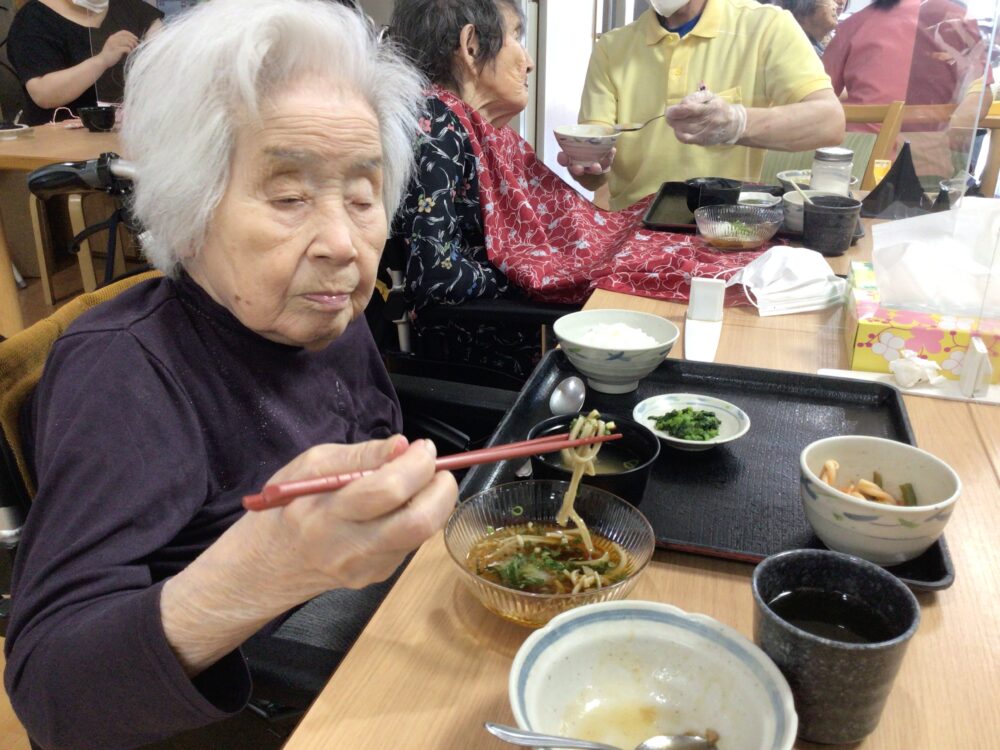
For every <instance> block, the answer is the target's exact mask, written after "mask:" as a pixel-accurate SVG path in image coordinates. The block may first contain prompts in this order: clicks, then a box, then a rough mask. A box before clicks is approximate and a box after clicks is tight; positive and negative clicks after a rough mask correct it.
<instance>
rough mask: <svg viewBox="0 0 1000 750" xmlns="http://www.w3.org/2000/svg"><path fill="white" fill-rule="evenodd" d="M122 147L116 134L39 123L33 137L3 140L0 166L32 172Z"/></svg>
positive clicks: (0, 142) (1, 142)
mask: <svg viewBox="0 0 1000 750" xmlns="http://www.w3.org/2000/svg"><path fill="white" fill-rule="evenodd" d="M119 148H120V146H119V141H118V134H117V133H91V132H90V131H89V130H87V129H86V128H75V129H73V130H69V129H67V128H64V127H62V125H61V124H55V125H38V126H36V127H35V129H34V135H33V136H31V137H28V138H15V139H14V140H12V141H0V169H17V170H24V171H30V170H32V169H38V167H44V166H45V165H46V164H52V163H53V162H58V161H80V160H82V159H92V158H94V157H95V156H99V155H100V154H102V153H104V152H105V151H115V152H117V151H118V149H119Z"/></svg>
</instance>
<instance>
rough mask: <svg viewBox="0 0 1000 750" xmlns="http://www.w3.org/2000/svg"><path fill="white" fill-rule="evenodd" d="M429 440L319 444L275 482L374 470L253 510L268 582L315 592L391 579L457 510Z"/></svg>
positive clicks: (449, 479) (452, 487)
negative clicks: (272, 506)
mask: <svg viewBox="0 0 1000 750" xmlns="http://www.w3.org/2000/svg"><path fill="white" fill-rule="evenodd" d="M435 458H436V450H435V447H434V444H433V443H432V442H431V441H429V440H420V441H417V442H416V443H414V444H412V445H410V444H409V443H408V442H407V440H406V438H404V437H403V436H401V435H397V436H395V437H392V438H389V439H387V440H375V441H369V442H366V443H358V444H356V445H321V446H317V447H315V448H312V449H310V450H308V451H306V452H305V453H303V454H302V455H300V456H299V457H298V458H296V459H295V460H293V461H292V462H291V463H289V464H288V465H287V466H285V467H284V468H283V469H281V470H280V471H278V472H277V473H276V474H275V475H274V476H273V477H271V479H270V480H269V482H268V483H269V484H274V483H277V482H287V481H291V480H296V479H309V478H313V477H319V476H324V475H331V474H343V473H348V472H355V471H363V470H366V469H375V470H376V471H374V473H372V474H370V475H368V476H365V477H362V478H361V479H357V480H355V481H353V482H351V483H350V484H348V485H347V486H346V487H343V488H341V489H339V490H336V491H334V492H327V493H323V494H319V495H308V496H304V497H299V498H296V499H295V500H294V501H293V502H292V503H290V504H289V505H286V506H284V507H282V508H276V509H273V510H268V511H264V512H261V513H249V514H247V516H246V517H245V518H244V519H242V520H241V521H240V523H241V524H242V523H244V522H245V521H246V522H248V525H251V524H252V526H253V527H254V528H253V532H254V533H252V534H251V539H252V540H253V543H254V544H256V545H258V548H259V551H260V552H261V553H262V561H261V565H262V566H263V567H265V568H266V569H267V574H268V577H269V582H268V587H269V588H270V587H271V586H272V585H274V584H276V583H277V584H278V585H279V587H280V588H281V589H282V590H284V591H288V592H291V591H300V592H302V594H303V595H304V596H312V595H315V594H316V593H319V592H321V591H326V590H329V589H333V588H361V587H363V586H366V585H368V584H370V583H374V582H376V581H380V580H383V579H385V578H387V577H388V576H389V575H391V574H392V572H393V571H394V570H395V569H396V568H397V567H398V566H399V565H400V563H401V562H402V561H403V558H404V557H405V556H406V555H407V554H408V553H409V552H411V551H412V550H414V549H416V548H417V547H418V546H420V544H421V543H423V542H424V541H425V540H426V539H428V538H429V537H430V536H431V535H432V534H434V533H435V532H437V531H438V530H439V529H440V528H441V527H442V526H443V525H444V523H445V521H446V520H447V518H448V515H449V514H450V513H451V511H452V509H453V508H454V507H455V502H456V500H457V498H458V488H457V485H456V484H455V479H454V477H453V476H452V475H451V474H450V473H449V472H435V467H434V459H435Z"/></svg>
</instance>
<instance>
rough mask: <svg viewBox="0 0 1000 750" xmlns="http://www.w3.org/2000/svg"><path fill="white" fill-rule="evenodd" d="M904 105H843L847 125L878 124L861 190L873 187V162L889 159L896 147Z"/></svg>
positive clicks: (900, 103)
mask: <svg viewBox="0 0 1000 750" xmlns="http://www.w3.org/2000/svg"><path fill="white" fill-rule="evenodd" d="M903 110H904V105H903V102H901V101H895V102H891V103H889V104H845V105H844V118H845V119H846V120H847V122H848V123H879V124H880V125H881V127H880V128H879V132H878V135H877V136H876V137H875V145H874V146H872V151H871V155H870V156H869V158H868V164H867V165H866V167H865V171H864V174H863V176H862V177H861V189H862V190H871V189H872V188H874V187H875V162H876V161H877V160H879V159H891V158H892V153H893V149H895V147H896V138H897V136H899V130H900V128H901V127H902V125H903Z"/></svg>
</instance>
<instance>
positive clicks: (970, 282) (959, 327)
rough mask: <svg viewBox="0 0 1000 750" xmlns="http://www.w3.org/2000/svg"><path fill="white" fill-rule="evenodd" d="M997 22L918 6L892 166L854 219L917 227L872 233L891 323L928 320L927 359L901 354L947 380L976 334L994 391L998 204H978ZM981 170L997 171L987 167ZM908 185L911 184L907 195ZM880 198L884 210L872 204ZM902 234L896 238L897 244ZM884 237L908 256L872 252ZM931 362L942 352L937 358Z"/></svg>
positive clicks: (994, 96) (933, 4) (995, 71)
mask: <svg viewBox="0 0 1000 750" xmlns="http://www.w3.org/2000/svg"><path fill="white" fill-rule="evenodd" d="M856 1H857V0H851V7H849V9H848V10H849V12H850V11H855V12H857V11H858V10H859V9H860V7H861V6H860V3H859V4H858V5H857V6H855V2H856ZM915 1H916V0H902V2H903V3H907V2H915ZM998 16H1000V0H968V3H967V4H965V3H962V2H959V1H958V0H919V17H918V24H917V30H916V38H915V41H914V48H913V53H912V57H911V60H910V74H909V84H908V87H907V93H906V100H905V105H906V106H905V107H904V118H903V123H902V126H901V129H900V134H899V137H898V139H897V150H896V152H895V160H894V163H893V165H892V170H891V171H890V173H889V174H888V175H886V177H884V178H883V181H882V183H880V184H879V186H877V187H876V188H875V190H874V191H872V192H871V193H870V194H869V195H868V197H867V199H865V208H864V209H863V215H865V216H869V217H874V218H880V219H890V220H897V219H906V218H909V217H922V218H919V219H916V220H915V222H914V223H913V224H907V223H900V224H895V223H894V224H893V225H892V229H891V231H892V232H893V233H894V234H893V235H890V234H889V231H888V230H889V229H890V228H889V227H885V229H886V230H887V231H885V232H881V231H880V228H879V227H876V228H875V231H874V240H875V251H874V261H875V271H876V283H877V285H878V291H879V295H880V297H881V304H882V305H883V306H884V307H885V308H887V309H890V310H892V309H895V311H896V312H894V313H893V314H894V315H895V316H896V319H897V320H901V319H902V318H903V317H905V314H903V313H900V312H899V311H900V310H908V311H916V312H917V313H926V314H929V315H933V317H934V320H935V322H934V323H933V324H932V328H931V329H930V330H929V331H928V332H926V335H927V336H928V339H927V340H928V341H930V340H931V338H933V337H935V336H938V335H939V334H940V335H941V336H942V338H941V339H940V341H937V339H934V342H932V345H930V346H929V348H927V349H926V350H925V349H921V348H920V347H921V346H922V344H920V343H919V342H918V341H917V339H916V338H913V339H910V340H908V341H907V344H906V348H911V349H913V350H914V351H916V350H918V349H920V352H921V353H920V356H921V357H926V358H929V359H934V360H937V361H939V363H940V364H942V366H943V367H944V368H945V369H950V370H951V373H949V374H950V376H952V377H954V376H956V375H959V374H960V372H961V367H962V364H963V362H969V361H971V358H970V357H969V355H970V354H971V351H970V348H971V342H970V340H969V339H970V335H975V334H976V333H978V334H980V336H981V338H982V340H983V342H984V343H985V346H986V349H987V352H988V354H989V355H990V357H991V358H992V359H993V362H994V375H993V378H992V382H993V383H998V382H1000V377H998V373H997V372H996V370H997V369H998V367H997V365H998V364H1000V199H996V198H994V195H993V194H992V193H991V194H990V195H988V196H986V197H979V196H981V195H982V193H981V192H980V187H981V183H982V181H983V178H984V177H986V175H985V174H984V171H983V170H984V168H985V167H986V166H987V155H988V153H989V151H990V139H991V138H993V139H997V138H1000V104H994V102H996V101H1000V87H998V86H997V84H998V83H1000V28H998V25H1000V22H998ZM991 107H992V112H991ZM984 125H987V126H989V128H987V127H983V126H984ZM904 144H909V156H910V157H912V168H909V169H904V168H903V167H904V166H905V162H906V161H907V159H906V158H905V154H904V153H903V151H902V150H901V149H902V148H903V146H904ZM993 148H995V149H996V148H1000V144H994V145H993ZM990 168H991V169H992V170H996V169H997V164H996V162H995V161H993V162H992V163H991V164H990ZM907 173H908V175H907ZM993 177H994V180H995V178H996V173H995V172H994V174H993ZM893 180H896V182H893ZM914 184H916V185H917V186H918V187H917V188H916V190H915V191H914V190H913V187H914ZM994 184H995V182H994ZM883 188H889V189H888V190H885V189H883ZM880 190H881V191H882V192H881V198H882V200H876V201H873V200H872V199H873V198H876V197H877V196H878V195H879V191H880ZM908 191H909V192H908ZM907 192H908V197H907V196H906V195H905V194H907ZM921 193H922V194H921ZM893 194H895V197H894V198H893ZM963 196H964V197H963ZM900 231H905V235H900V234H895V233H896V232H900ZM890 236H894V237H895V238H896V240H897V241H898V240H899V239H900V238H901V237H903V236H905V237H906V241H905V243H904V244H903V245H897V247H905V248H906V252H905V253H904V254H903V255H893V254H892V253H890V252H886V253H885V254H884V255H882V254H881V253H880V247H879V246H880V245H882V248H886V247H887V246H889V245H891V244H892V243H891V242H890V241H889V237H890ZM880 237H881V238H882V240H883V241H881V242H880ZM890 258H894V260H893V261H890ZM880 260H881V261H882V262H880ZM893 264H894V265H893ZM918 279H919V282H918V281H917V280H918ZM906 287H909V291H910V293H911V296H910V298H909V299H907V300H906V301H905V302H904V301H901V300H900V299H898V298H896V296H895V295H897V294H899V292H900V290H901V289H903V288H906ZM918 290H919V293H918ZM956 290H961V293H960V294H958V293H957V291H956ZM901 316H902V317H901ZM916 318H917V316H914V319H916ZM928 325H931V324H928ZM904 338H905V336H904ZM939 352H943V353H946V354H940V356H938V353H939ZM956 368H957V369H956ZM861 369H865V368H861Z"/></svg>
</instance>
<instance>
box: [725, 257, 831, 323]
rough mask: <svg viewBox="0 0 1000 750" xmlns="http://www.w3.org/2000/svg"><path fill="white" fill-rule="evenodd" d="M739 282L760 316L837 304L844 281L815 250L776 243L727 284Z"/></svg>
mask: <svg viewBox="0 0 1000 750" xmlns="http://www.w3.org/2000/svg"><path fill="white" fill-rule="evenodd" d="M733 284H742V285H743V288H744V290H745V292H746V295H747V299H748V300H750V302H751V304H753V305H754V307H756V308H757V310H758V311H759V312H760V314H761V316H768V315H785V314H787V313H797V312H806V311H808V310H822V309H823V308H825V307H829V306H830V305H833V304H839V303H840V302H841V301H842V300H843V298H844V292H845V291H846V289H847V281H846V280H844V279H841V278H839V277H838V276H837V275H836V274H834V273H833V272H832V271H831V270H830V265H829V264H828V263H827V262H826V260H825V259H824V258H823V256H822V255H820V254H819V253H817V252H816V251H815V250H806V249H804V248H793V247H785V246H783V245H779V246H777V247H772V248H771V249H770V250H768V251H767V252H766V253H764V254H763V255H761V256H760V257H759V258H757V259H755V260H754V261H752V262H751V263H749V264H747V265H746V266H745V267H744V268H741V269H740V270H739V271H737V272H736V273H734V274H733V275H732V276H731V277H730V278H729V280H728V281H727V282H726V286H732V285H733Z"/></svg>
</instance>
